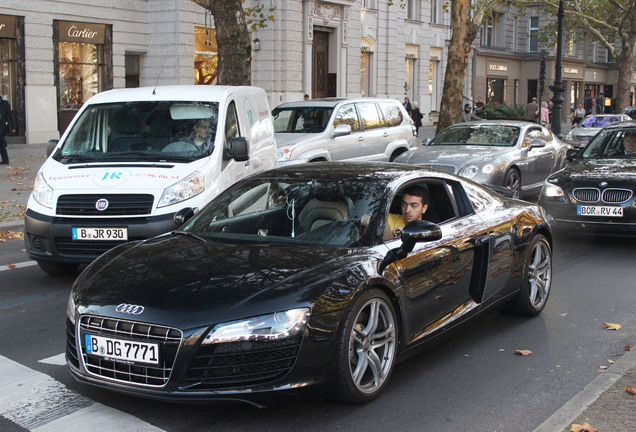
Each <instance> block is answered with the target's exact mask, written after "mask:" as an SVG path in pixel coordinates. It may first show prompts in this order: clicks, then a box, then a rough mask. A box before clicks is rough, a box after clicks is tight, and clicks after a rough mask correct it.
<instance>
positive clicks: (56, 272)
mask: <svg viewBox="0 0 636 432" xmlns="http://www.w3.org/2000/svg"><path fill="white" fill-rule="evenodd" d="M37 263H38V266H39V267H40V268H41V269H42V271H43V272H44V273H48V274H50V275H51V276H70V275H72V274H73V273H75V270H77V267H78V266H79V264H62V263H54V262H48V261H37Z"/></svg>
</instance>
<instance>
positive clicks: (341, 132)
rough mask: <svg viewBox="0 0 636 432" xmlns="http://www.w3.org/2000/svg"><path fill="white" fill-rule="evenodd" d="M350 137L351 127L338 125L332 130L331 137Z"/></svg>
mask: <svg viewBox="0 0 636 432" xmlns="http://www.w3.org/2000/svg"><path fill="white" fill-rule="evenodd" d="M345 135H351V125H348V124H340V125H338V126H336V128H335V129H334V130H333V137H334V138H335V137H339V136H345Z"/></svg>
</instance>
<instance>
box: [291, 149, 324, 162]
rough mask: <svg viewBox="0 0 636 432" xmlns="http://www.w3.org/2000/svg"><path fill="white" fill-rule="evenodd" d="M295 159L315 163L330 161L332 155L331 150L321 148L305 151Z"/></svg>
mask: <svg viewBox="0 0 636 432" xmlns="http://www.w3.org/2000/svg"><path fill="white" fill-rule="evenodd" d="M294 159H297V160H306V161H307V162H313V161H316V160H326V161H330V160H331V155H330V154H329V150H327V149H326V148H324V147H319V148H313V149H311V150H307V151H303V152H302V153H300V154H298V156H295V157H294Z"/></svg>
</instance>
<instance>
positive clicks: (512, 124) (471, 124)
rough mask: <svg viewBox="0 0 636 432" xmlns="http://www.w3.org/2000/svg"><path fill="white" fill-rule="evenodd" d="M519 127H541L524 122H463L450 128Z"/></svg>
mask: <svg viewBox="0 0 636 432" xmlns="http://www.w3.org/2000/svg"><path fill="white" fill-rule="evenodd" d="M477 125H484V126H517V127H525V126H541V125H539V124H538V123H534V122H528V121H523V120H476V121H469V122H461V123H455V124H454V125H451V126H449V127H458V126H477Z"/></svg>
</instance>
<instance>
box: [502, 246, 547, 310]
mask: <svg viewBox="0 0 636 432" xmlns="http://www.w3.org/2000/svg"><path fill="white" fill-rule="evenodd" d="M522 278H523V279H522V282H521V283H522V285H521V290H520V291H519V294H518V295H517V297H515V298H514V299H513V300H512V302H511V303H510V304H509V305H508V306H507V307H506V308H505V311H506V312H509V313H514V314H517V315H526V316H536V315H539V314H540V313H541V311H542V310H543V308H544V307H545V305H546V303H547V301H548V296H549V295H550V287H551V285H552V248H550V243H548V240H547V239H546V238H545V236H543V235H542V234H537V235H536V236H535V237H534V238H533V239H532V240H531V241H530V244H529V245H528V249H527V253H526V257H525V259H524V262H523V271H522Z"/></svg>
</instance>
